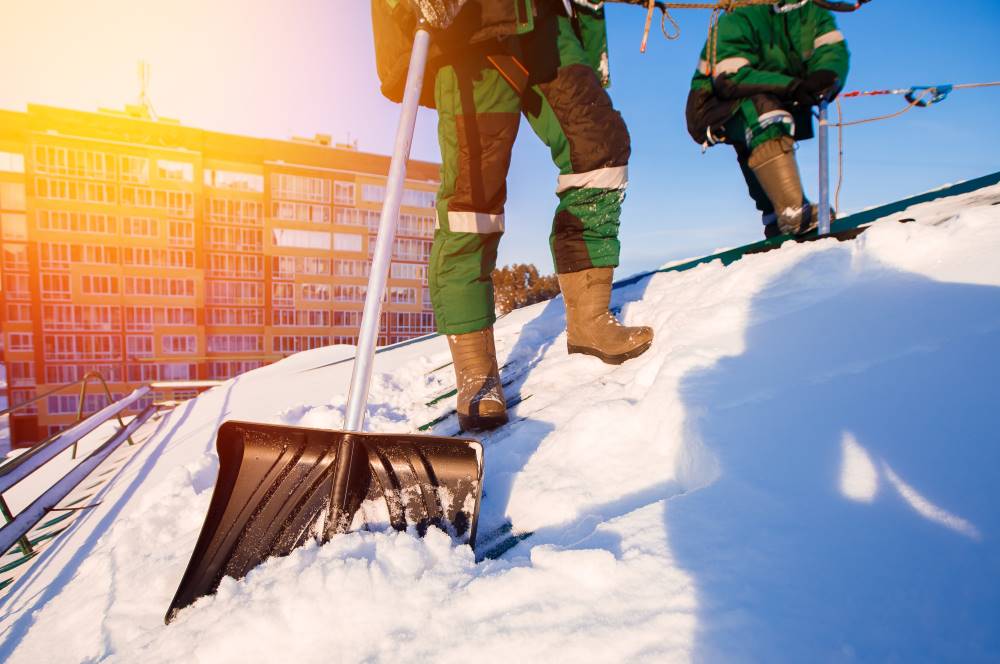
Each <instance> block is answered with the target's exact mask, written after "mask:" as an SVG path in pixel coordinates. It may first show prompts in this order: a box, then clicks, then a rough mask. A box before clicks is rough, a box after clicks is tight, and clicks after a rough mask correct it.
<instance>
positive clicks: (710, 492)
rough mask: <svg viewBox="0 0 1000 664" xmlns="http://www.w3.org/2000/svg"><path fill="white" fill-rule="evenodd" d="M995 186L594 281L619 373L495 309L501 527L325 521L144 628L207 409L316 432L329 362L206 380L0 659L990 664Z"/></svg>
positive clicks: (387, 404) (409, 416)
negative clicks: (502, 547)
mask: <svg viewBox="0 0 1000 664" xmlns="http://www.w3.org/2000/svg"><path fill="white" fill-rule="evenodd" d="M998 202H1000V186H997V187H991V188H988V189H985V190H981V191H979V192H975V193H973V194H968V195H965V196H961V197H953V198H950V199H946V200H939V201H936V202H933V203H928V204H923V205H919V206H915V207H913V208H911V209H909V210H907V211H906V212H905V213H902V214H901V215H896V216H897V217H899V218H903V217H906V218H914V219H916V222H914V223H908V224H896V223H891V222H880V223H878V224H876V225H875V226H874V227H872V228H871V229H870V230H869V231H868V232H867V233H865V234H864V235H862V236H861V237H860V238H859V239H857V240H856V241H853V242H844V243H838V242H837V241H835V240H832V239H831V240H822V241H817V242H810V243H804V244H791V245H786V246H785V247H784V248H782V249H781V250H778V251H773V252H770V253H766V254H761V255H754V256H748V257H747V258H745V259H743V260H741V261H739V262H737V263H735V264H733V265H731V266H729V267H723V266H722V265H720V264H719V263H718V262H716V263H711V264H706V265H701V266H699V267H697V268H695V269H692V270H689V271H686V272H681V273H676V272H674V273H663V274H658V275H655V276H653V277H652V278H650V279H648V280H646V281H643V282H641V283H639V284H636V285H634V286H631V287H628V288H625V289H620V290H619V291H616V292H615V300H616V304H618V305H622V313H621V315H622V317H623V318H624V320H625V321H626V322H629V323H637V324H649V325H653V326H654V328H655V331H656V335H657V336H656V339H655V341H654V344H653V346H652V348H651V349H650V351H649V352H647V353H646V354H645V355H643V356H642V357H640V358H637V359H635V360H632V361H629V362H627V363H625V364H624V365H622V366H620V367H612V366H606V365H604V364H602V363H600V362H599V361H598V360H596V359H594V358H591V357H587V356H580V355H573V356H570V355H567V353H566V348H565V333H564V331H563V329H562V328H563V321H564V318H563V304H562V301H561V299H556V300H553V301H551V302H548V303H542V304H539V305H535V306H533V307H529V308H526V309H522V310H519V311H516V312H514V313H512V314H510V315H508V316H506V317H504V318H503V319H502V320H501V321H500V322H499V323H498V325H497V331H496V334H497V339H498V347H499V349H500V351H499V352H500V362H501V364H509V368H508V371H511V372H517V373H516V375H518V376H519V377H518V378H517V380H516V381H515V384H514V385H513V386H512V387H511V390H512V391H518V392H519V393H520V395H521V396H522V397H528V398H526V399H525V400H524V401H523V402H521V403H520V404H519V405H518V406H517V407H516V408H515V410H514V413H513V415H514V416H515V417H514V419H515V422H514V423H513V424H511V425H510V426H508V427H506V428H505V429H503V430H501V431H500V432H498V433H496V434H494V435H492V436H488V437H486V438H485V439H484V446H485V454H486V456H485V464H486V487H485V497H484V499H483V505H482V513H481V521H480V533H487V532H489V531H491V530H492V529H496V528H497V527H499V526H501V525H502V524H504V523H506V522H508V521H509V522H510V523H511V524H513V529H514V531H515V532H517V533H529V532H530V533H533V535H532V536H531V537H528V538H527V539H524V540H523V541H522V542H521V543H520V544H518V545H517V546H515V547H514V548H512V549H511V550H509V551H508V552H506V553H505V554H504V555H502V556H501V557H500V558H498V559H496V560H485V561H481V562H477V561H476V557H475V556H474V554H473V552H472V550H471V549H469V548H468V547H466V546H456V545H455V544H454V543H453V542H452V540H451V539H450V538H449V537H448V536H447V535H445V534H444V533H442V532H440V531H436V530H432V531H431V532H430V533H428V535H427V537H425V538H423V539H419V538H417V537H416V536H415V534H413V533H394V532H388V533H387V532H357V533H353V534H350V535H344V536H338V537H335V538H334V539H333V540H332V541H331V542H329V543H328V544H327V545H325V546H322V547H319V546H316V545H308V546H306V547H303V548H301V549H299V550H297V551H296V552H294V553H293V554H292V555H290V556H288V557H286V558H283V559H273V560H271V561H268V562H267V563H265V564H264V565H262V566H261V567H260V568H258V569H257V570H255V571H254V572H252V573H251V574H250V575H249V576H248V577H247V578H246V579H244V580H242V581H234V580H232V579H227V580H224V582H223V583H222V586H221V587H220V589H219V592H218V594H217V595H215V596H213V597H208V598H205V599H203V600H200V601H199V602H197V603H196V604H195V605H194V606H192V607H190V608H188V609H186V610H184V611H182V612H181V613H180V614H179V616H178V618H177V619H176V621H175V622H174V623H173V624H171V625H170V626H169V627H165V626H164V625H163V615H164V612H165V610H166V607H167V605H168V603H169V601H170V599H171V597H172V595H173V593H174V590H175V589H176V586H177V583H178V581H179V580H180V577H181V574H182V572H183V570H184V567H185V565H186V564H187V561H188V558H189V556H190V553H191V550H192V548H193V546H194V542H195V539H196V538H197V535H198V532H199V529H200V527H201V524H202V519H203V517H204V515H205V511H206V508H207V506H208V502H209V498H210V496H211V491H212V487H213V483H214V479H215V473H216V470H217V459H216V457H215V454H214V447H213V446H214V440H215V431H216V429H217V428H218V426H219V425H220V424H221V422H223V421H224V420H226V419H245V420H253V421H264V422H275V423H288V424H297V425H303V426H312V427H332V428H336V427H339V426H340V425H341V423H342V418H343V410H344V404H345V392H346V387H347V383H348V378H349V373H350V368H351V366H350V362H341V363H339V364H331V363H335V362H337V361H338V360H344V359H346V358H349V357H350V356H351V354H352V352H353V349H351V348H346V347H331V348H325V349H320V350H316V351H310V352H307V353H301V354H298V355H296V356H293V357H291V358H289V359H287V360H285V361H283V362H279V363H277V364H274V365H271V366H269V367H265V368H263V369H260V370H257V371H254V372H251V373H248V374H245V375H243V376H240V377H239V378H236V379H234V380H232V381H229V382H228V383H226V384H225V385H223V386H221V387H219V388H216V389H213V390H211V391H210V392H208V393H206V394H204V395H202V396H201V397H199V398H198V399H195V400H192V401H190V402H187V403H185V404H183V405H181V406H179V407H177V408H176V409H175V410H174V411H173V412H172V413H170V414H169V415H168V416H167V417H164V418H163V419H162V420H160V421H159V422H158V423H157V424H156V425H155V430H154V431H152V432H151V435H150V436H149V438H148V440H147V442H145V443H144V446H143V448H142V449H141V450H139V452H137V453H136V454H135V455H134V456H133V457H132V459H131V460H130V461H129V462H128V465H127V466H126V467H125V468H124V470H123V471H122V473H121V474H120V475H119V476H118V477H117V479H116V480H115V481H114V483H113V484H112V485H111V486H110V487H109V488H108V489H107V490H106V492H105V494H104V495H103V497H102V505H101V507H100V508H99V509H95V510H94V511H92V512H91V513H88V514H87V515H85V516H83V517H81V518H80V519H79V520H78V521H77V523H76V524H75V525H74V527H73V530H72V532H71V533H70V534H69V535H68V536H64V537H62V538H60V539H59V540H57V541H56V543H55V544H54V545H53V546H52V547H51V549H50V550H49V551H48V552H47V553H46V554H45V555H44V556H43V557H42V558H41V560H39V561H38V563H37V564H36V565H35V566H34V567H33V568H32V570H31V571H30V572H29V574H28V575H27V576H26V577H25V578H24V579H22V580H21V582H20V583H19V585H18V586H16V587H15V589H14V591H13V592H12V593H11V594H9V595H8V596H7V597H6V598H5V599H4V600H3V601H2V606H0V614H2V615H0V630H2V639H3V643H2V645H0V659H6V660H8V661H11V662H30V663H32V664H37V663H38V662H81V661H109V662H133V661H143V662H175V661H196V662H257V661H301V662H329V661H344V662H355V661H398V660H404V659H405V660H409V661H436V662H467V661H482V662H493V661H504V662H509V661H540V660H547V661H657V662H672V661H690V660H696V661H713V662H715V661H725V662H742V661H746V662H762V661H793V662H806V661H833V662H839V661H856V660H862V661H906V662H910V661H962V662H975V661H988V660H993V661H996V660H997V659H1000V629H997V625H1000V542H998V536H1000V496H998V488H997V487H1000V444H998V443H1000V434H998V433H997V432H998V430H1000V426H998V424H1000V421H998V415H997V413H998V412H1000V392H998V390H997V388H996V384H997V382H996V381H997V376H998V375H1000V352H998V348H1000V260H997V256H1000V206H998V205H997V203H998ZM447 353H448V352H447V346H446V343H445V341H444V340H443V339H441V338H434V339H430V340H426V341H422V342H419V343H416V344H412V345H408V346H405V347H401V348H398V349H394V350H391V351H389V352H386V353H383V354H381V355H379V356H378V359H377V362H376V371H377V372H378V375H377V376H376V379H375V380H374V382H373V385H374V387H373V391H372V395H371V399H370V403H369V407H368V419H367V427H368V428H369V429H371V430H378V431H398V432H404V431H412V430H414V429H416V427H417V426H419V425H420V424H422V423H424V422H426V421H429V420H432V419H433V418H434V417H436V416H438V415H440V414H442V413H443V412H445V411H446V410H447V409H448V406H449V404H448V403H447V401H448V400H446V401H445V402H442V403H439V404H437V405H435V406H426V405H424V404H425V402H426V401H428V400H429V399H430V398H431V397H433V396H435V395H436V394H439V393H441V392H444V391H446V390H447V389H448V388H449V387H450V384H451V382H452V380H453V377H452V376H451V374H450V373H449V371H450V370H443V371H434V369H435V368H436V367H439V366H440V365H442V364H444V363H445V362H446V361H447V359H448V354H447ZM326 365H330V366H326ZM511 375H515V374H514V373H512V374H511ZM455 426H456V425H455V423H454V421H453V420H451V421H446V422H444V423H442V424H440V425H438V426H437V427H436V428H435V430H434V431H435V433H441V434H450V433H452V432H453V431H454V429H455Z"/></svg>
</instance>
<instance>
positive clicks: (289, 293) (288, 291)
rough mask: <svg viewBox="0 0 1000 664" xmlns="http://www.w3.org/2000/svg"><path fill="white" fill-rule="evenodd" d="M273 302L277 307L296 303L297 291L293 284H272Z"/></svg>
mask: <svg viewBox="0 0 1000 664" xmlns="http://www.w3.org/2000/svg"><path fill="white" fill-rule="evenodd" d="M271 301H272V302H273V303H274V304H277V305H282V304H285V305H291V304H294V303H295V290H294V288H293V285H292V284H271Z"/></svg>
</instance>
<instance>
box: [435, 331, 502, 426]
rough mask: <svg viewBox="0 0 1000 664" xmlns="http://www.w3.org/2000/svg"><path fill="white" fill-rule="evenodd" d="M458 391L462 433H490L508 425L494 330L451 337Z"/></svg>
mask: <svg viewBox="0 0 1000 664" xmlns="http://www.w3.org/2000/svg"><path fill="white" fill-rule="evenodd" d="M448 347H449V348H450V349H451V358H452V359H453V360H454V361H455V385H456V387H457V389H458V404H457V406H456V409H455V410H456V411H458V424H459V426H460V427H461V428H462V431H488V430H490V429H496V428H497V427H499V426H503V425H504V424H506V423H507V402H506V401H505V400H504V396H503V386H502V385H501V384H500V370H499V369H498V368H497V351H496V346H495V345H494V342H493V328H492V327H488V328H486V329H485V330H479V331H478V332H469V333H468V334H449V335H448Z"/></svg>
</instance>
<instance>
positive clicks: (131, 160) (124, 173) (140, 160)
mask: <svg viewBox="0 0 1000 664" xmlns="http://www.w3.org/2000/svg"><path fill="white" fill-rule="evenodd" d="M119 164H120V168H121V180H122V182H131V183H134V184H148V183H149V159H146V158H145V157H134V156H131V155H122V156H121V157H120V159H119Z"/></svg>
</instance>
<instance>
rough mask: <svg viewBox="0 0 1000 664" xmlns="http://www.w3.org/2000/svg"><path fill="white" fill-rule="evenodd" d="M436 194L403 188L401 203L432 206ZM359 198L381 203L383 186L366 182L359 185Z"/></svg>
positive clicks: (424, 206) (425, 206) (383, 195)
mask: <svg viewBox="0 0 1000 664" xmlns="http://www.w3.org/2000/svg"><path fill="white" fill-rule="evenodd" d="M435 197H436V194H435V193H434V192H433V191H422V190H420V189H404V190H403V201H402V203H403V205H404V206H406V207H419V208H432V207H434V200H435ZM361 198H362V199H363V200H365V201H367V202H369V203H381V202H382V201H384V200H385V186H384V185H378V184H366V185H364V186H362V187H361Z"/></svg>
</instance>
